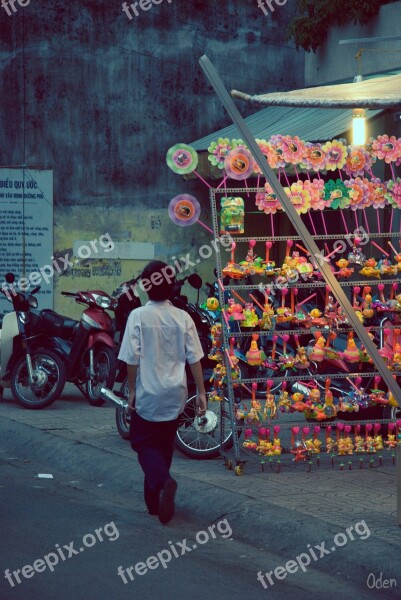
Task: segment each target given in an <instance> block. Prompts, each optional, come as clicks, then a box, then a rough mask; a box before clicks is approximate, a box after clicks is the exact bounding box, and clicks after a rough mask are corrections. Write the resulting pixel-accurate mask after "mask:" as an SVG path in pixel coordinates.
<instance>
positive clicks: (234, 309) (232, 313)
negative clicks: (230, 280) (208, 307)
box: [224, 298, 245, 321]
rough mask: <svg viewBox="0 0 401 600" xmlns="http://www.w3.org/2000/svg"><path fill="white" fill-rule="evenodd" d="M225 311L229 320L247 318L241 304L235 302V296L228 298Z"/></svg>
mask: <svg viewBox="0 0 401 600" xmlns="http://www.w3.org/2000/svg"><path fill="white" fill-rule="evenodd" d="M224 313H225V315H226V317H227V320H228V321H243V320H244V319H245V317H244V311H243V308H242V306H241V304H238V303H237V302H235V300H234V298H229V299H228V300H227V307H226V308H225V310H224Z"/></svg>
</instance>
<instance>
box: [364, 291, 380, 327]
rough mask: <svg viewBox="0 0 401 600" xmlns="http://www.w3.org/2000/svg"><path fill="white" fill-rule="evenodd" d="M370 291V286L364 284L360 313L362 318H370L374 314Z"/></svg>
mask: <svg viewBox="0 0 401 600" xmlns="http://www.w3.org/2000/svg"><path fill="white" fill-rule="evenodd" d="M379 285H380V284H379ZM371 291H372V288H371V287H370V286H368V285H365V287H364V288H363V292H362V298H363V302H362V315H363V317H364V319H371V318H372V317H373V316H374V314H375V311H374V310H373V308H372V296H371V294H370V292H371Z"/></svg>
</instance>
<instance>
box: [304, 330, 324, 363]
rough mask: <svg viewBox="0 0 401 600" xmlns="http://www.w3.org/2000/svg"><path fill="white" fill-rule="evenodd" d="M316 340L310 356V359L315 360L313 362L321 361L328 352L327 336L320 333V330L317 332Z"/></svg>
mask: <svg viewBox="0 0 401 600" xmlns="http://www.w3.org/2000/svg"><path fill="white" fill-rule="evenodd" d="M315 340H316V343H315V345H314V346H313V347H312V349H311V351H310V352H309V355H308V357H309V358H310V360H313V362H317V363H320V362H322V361H323V360H324V358H325V354H326V352H325V338H324V337H323V335H322V334H321V333H320V331H316V332H315Z"/></svg>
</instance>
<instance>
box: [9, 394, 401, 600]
mask: <svg viewBox="0 0 401 600" xmlns="http://www.w3.org/2000/svg"><path fill="white" fill-rule="evenodd" d="M114 415H115V410H114V408H113V407H111V406H103V407H101V408H95V407H92V406H90V405H89V404H88V403H87V401H86V400H85V399H84V398H83V397H82V396H81V395H80V393H79V392H78V391H77V390H75V388H73V386H68V387H67V388H66V391H64V393H63V396H62V398H61V399H60V400H58V401H57V402H55V403H54V404H53V405H52V406H51V407H49V408H48V409H45V410H41V411H29V410H24V409H22V408H21V407H20V406H19V405H17V404H15V403H14V401H13V400H12V398H11V394H10V392H9V391H8V390H7V391H5V394H4V402H3V403H1V404H0V435H1V442H2V443H1V448H2V450H3V452H2V454H0V457H1V458H7V457H21V458H24V459H29V458H31V459H35V460H38V461H42V462H43V463H45V465H46V467H47V468H48V469H49V468H51V466H53V468H54V469H61V470H63V471H67V472H68V473H69V476H70V477H72V478H74V479H79V478H85V479H86V480H87V481H92V480H93V481H94V482H96V484H99V483H101V482H104V485H105V487H107V485H110V486H113V489H114V490H115V489H118V493H120V494H130V495H132V496H133V497H134V499H135V500H137V501H138V502H142V472H141V471H140V469H139V467H138V465H137V461H136V459H135V455H134V453H133V452H132V451H131V448H130V445H129V442H127V441H124V440H122V439H121V438H120V436H119V435H118V432H117V429H116V427H115V421H114ZM322 462H324V461H322ZM339 462H340V461H337V464H335V467H334V468H332V467H331V465H330V466H328V463H327V461H326V462H324V464H323V465H322V467H321V468H320V469H317V468H316V467H313V469H312V471H311V472H310V473H307V472H306V469H305V466H304V465H303V464H302V465H297V466H296V467H293V468H289V467H283V470H282V472H281V473H273V472H272V471H271V469H270V468H269V469H265V472H261V470H260V466H259V465H257V464H256V462H255V463H247V465H246V468H245V473H244V475H243V476H242V477H237V476H236V475H234V473H233V471H228V470H227V469H225V468H224V463H223V461H222V459H215V460H212V461H195V460H191V459H188V458H186V457H184V456H182V455H181V454H179V453H178V452H177V453H176V455H175V458H174V462H173V473H174V476H175V477H176V478H177V481H178V483H179V494H178V496H177V513H178V514H180V516H182V517H183V518H186V519H188V520H190V521H191V522H192V523H194V522H198V521H199V522H200V523H202V524H203V525H204V524H205V523H207V524H210V523H212V522H214V521H215V520H217V519H219V518H221V517H223V516H226V517H227V518H228V520H229V521H230V523H231V525H232V528H233V532H234V535H235V537H237V538H241V539H243V540H244V541H247V542H249V543H251V544H253V545H254V544H259V545H260V544H263V545H264V546H266V545H268V547H269V550H274V551H275V552H276V553H277V554H278V555H281V556H282V557H283V563H285V562H286V561H287V560H289V559H291V558H293V557H294V556H295V555H297V554H299V553H301V552H305V551H306V545H307V544H312V545H313V544H315V543H316V544H318V543H320V542H322V541H323V540H327V543H329V540H330V539H332V538H333V536H334V535H335V534H336V533H338V532H341V531H344V530H345V529H346V528H347V527H350V526H353V525H355V524H356V523H358V522H360V521H363V520H364V521H365V522H366V525H367V526H368V528H369V530H370V533H371V535H370V538H369V539H368V540H367V542H366V543H362V541H358V543H356V542H354V543H353V544H351V543H349V544H348V546H347V552H346V553H344V554H343V561H344V562H340V563H339V559H340V552H339V551H338V552H337V555H335V556H326V557H324V558H323V559H322V560H321V561H320V562H319V563H318V564H319V567H318V568H319V569H322V570H326V569H327V570H328V571H330V572H332V573H333V574H334V573H338V572H341V574H342V577H345V578H348V579H355V580H360V581H365V582H366V578H367V576H368V575H369V573H371V572H374V573H375V574H376V575H377V576H379V574H380V572H383V578H388V579H389V578H390V577H395V578H396V579H397V583H398V590H397V593H398V594H399V591H400V588H401V569H400V564H401V527H398V526H397V522H396V490H395V466H393V465H392V464H391V461H389V460H386V461H385V464H384V466H383V467H377V468H372V469H369V468H364V469H355V468H354V469H353V470H342V471H341V470H340V469H339V466H338V465H339ZM355 537H356V539H357V536H355ZM351 549H352V550H351ZM316 566H317V565H316ZM273 568H274V566H273ZM394 591H395V590H393V593H394ZM385 594H386V592H384V590H383V592H382V596H381V597H383V598H384V597H387V596H386V595H385ZM367 597H368V596H367ZM388 597H397V596H394V595H392V596H388Z"/></svg>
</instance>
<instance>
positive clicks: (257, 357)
mask: <svg viewBox="0 0 401 600" xmlns="http://www.w3.org/2000/svg"><path fill="white" fill-rule="evenodd" d="M258 339H259V335H258V334H257V333H253V334H252V341H251V347H250V348H249V350H248V352H247V353H246V354H245V358H246V362H247V363H248V365H252V366H253V367H257V366H259V365H261V364H262V363H263V361H265V360H266V354H265V353H264V352H263V350H260V349H259V348H258Z"/></svg>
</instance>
